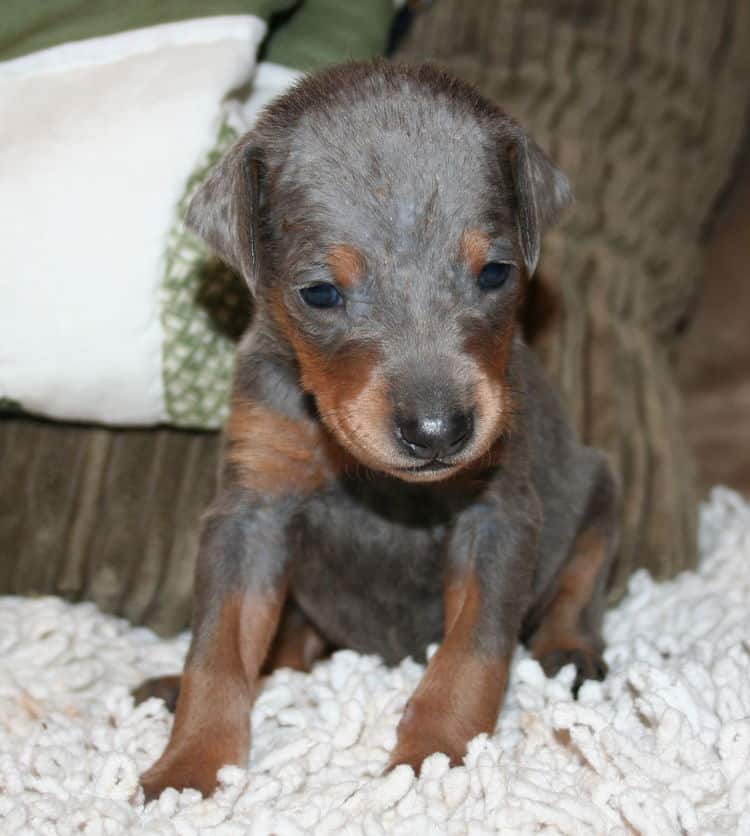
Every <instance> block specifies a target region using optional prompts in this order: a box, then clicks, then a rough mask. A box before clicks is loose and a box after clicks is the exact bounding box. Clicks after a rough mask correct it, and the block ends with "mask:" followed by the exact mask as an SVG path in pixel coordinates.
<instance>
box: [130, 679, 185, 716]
mask: <svg viewBox="0 0 750 836" xmlns="http://www.w3.org/2000/svg"><path fill="white" fill-rule="evenodd" d="M132 693H133V699H134V700H135V704H136V705H139V704H140V703H142V702H145V701H146V700H147V699H150V698H151V697H156V698H157V699H160V700H164V702H165V704H166V706H167V708H168V709H169V710H170V711H172V712H174V710H175V708H176V707H177V697H178V696H179V694H180V675H179V674H171V675H169V676H155V677H153V678H152V679H147V680H145V682H142V683H141V684H140V685H139V686H138V687H137V688H134V689H133V691H132Z"/></svg>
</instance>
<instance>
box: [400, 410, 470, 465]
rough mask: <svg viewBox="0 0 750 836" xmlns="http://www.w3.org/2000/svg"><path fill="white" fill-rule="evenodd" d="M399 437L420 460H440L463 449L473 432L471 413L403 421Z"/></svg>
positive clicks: (404, 445) (402, 443) (456, 413)
mask: <svg viewBox="0 0 750 836" xmlns="http://www.w3.org/2000/svg"><path fill="white" fill-rule="evenodd" d="M397 427H398V435H399V439H400V441H401V445H402V447H405V448H406V449H407V450H408V451H409V453H411V455H412V456H414V457H415V458H417V459H425V460H431V459H440V458H443V457H444V456H454V455H455V454H456V453H458V452H459V450H462V449H463V448H464V447H465V446H466V444H467V442H468V441H469V439H470V438H471V435H472V433H473V431H474V418H473V417H472V414H471V412H454V413H452V414H451V415H448V416H438V415H435V416H430V415H426V416H420V417H418V418H402V419H399V420H398V422H397Z"/></svg>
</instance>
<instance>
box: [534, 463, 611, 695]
mask: <svg viewBox="0 0 750 836" xmlns="http://www.w3.org/2000/svg"><path fill="white" fill-rule="evenodd" d="M614 513H615V490H614V483H613V480H612V477H611V476H610V474H609V471H608V470H607V469H606V468H604V467H602V469H601V471H600V472H599V474H598V475H597V479H596V480H595V482H594V486H593V492H592V499H591V501H590V502H589V506H588V508H587V511H586V514H585V515H584V519H583V522H582V525H581V529H580V532H579V534H578V536H577V537H576V538H575V540H574V541H573V545H572V547H571V550H570V554H569V557H568V559H567V561H566V562H565V564H564V565H563V567H562V569H561V570H560V572H559V573H558V575H557V577H556V579H555V583H554V586H553V590H552V594H551V596H549V597H548V599H547V600H548V601H549V603H548V604H546V606H545V608H544V610H543V612H542V613H541V615H540V616H538V617H537V618H538V627H536V629H535V631H534V633H533V634H532V636H531V641H530V643H529V646H530V649H531V652H532V653H533V655H534V657H535V658H536V659H538V660H539V663H540V664H541V666H542V668H543V669H544V672H545V673H546V674H547V676H554V674H556V673H557V671H559V670H560V668H562V667H563V666H564V665H568V664H573V665H575V667H576V678H575V681H574V683H573V693H574V694H577V693H578V690H579V689H580V687H581V685H582V684H583V682H584V681H585V680H586V679H604V677H605V676H606V674H607V665H606V663H605V662H604V659H603V658H602V652H603V649H604V643H603V641H602V636H601V624H602V616H603V612H604V606H605V588H606V582H607V578H608V576H609V570H610V566H611V563H612V558H613V555H614V548H615V524H614Z"/></svg>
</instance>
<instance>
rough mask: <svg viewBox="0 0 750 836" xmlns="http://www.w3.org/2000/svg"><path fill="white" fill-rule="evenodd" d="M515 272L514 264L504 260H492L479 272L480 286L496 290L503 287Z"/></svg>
mask: <svg viewBox="0 0 750 836" xmlns="http://www.w3.org/2000/svg"><path fill="white" fill-rule="evenodd" d="M512 273H513V265H512V264H506V263H505V262H502V261H490V263H489V264H485V265H484V267H482V270H481V272H480V273H479V287H480V288H481V289H482V290H495V289H496V288H498V287H502V286H503V285H504V284H505V282H507V281H508V279H509V278H510V277H511V275H512Z"/></svg>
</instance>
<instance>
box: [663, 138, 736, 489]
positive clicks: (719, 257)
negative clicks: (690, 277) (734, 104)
mask: <svg viewBox="0 0 750 836" xmlns="http://www.w3.org/2000/svg"><path fill="white" fill-rule="evenodd" d="M744 155H745V159H744V165H743V166H742V170H741V171H740V172H739V173H738V177H737V180H736V182H735V184H734V185H733V188H732V189H731V192H730V194H729V195H728V199H727V201H726V205H725V206H724V207H723V211H722V212H721V214H720V216H719V217H718V218H717V219H716V223H715V224H714V225H713V228H712V229H711V234H710V236H709V240H708V257H707V260H706V280H705V282H704V283H703V287H702V289H701V293H700V294H699V297H698V301H697V307H696V312H695V316H694V318H693V321H692V322H691V324H690V327H689V328H688V330H687V333H686V334H685V337H684V340H683V342H682V344H681V345H680V351H679V357H678V360H679V362H678V365H677V372H678V379H679V381H680V383H681V386H682V388H683V391H684V397H685V425H686V427H687V437H688V440H689V441H690V443H691V446H692V447H693V450H694V453H695V457H696V461H697V465H698V468H697V469H698V487H699V489H700V490H701V492H702V493H705V492H706V491H707V489H708V488H710V487H711V486H712V485H717V484H722V485H729V486H730V487H733V488H735V489H737V490H740V491H742V492H743V493H745V494H746V495H748V496H750V455H749V454H750V322H749V321H748V315H749V314H750V137H748V140H747V141H746V143H745V148H744Z"/></svg>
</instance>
